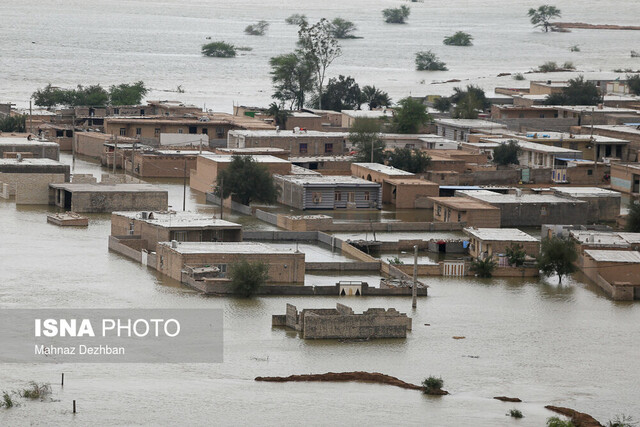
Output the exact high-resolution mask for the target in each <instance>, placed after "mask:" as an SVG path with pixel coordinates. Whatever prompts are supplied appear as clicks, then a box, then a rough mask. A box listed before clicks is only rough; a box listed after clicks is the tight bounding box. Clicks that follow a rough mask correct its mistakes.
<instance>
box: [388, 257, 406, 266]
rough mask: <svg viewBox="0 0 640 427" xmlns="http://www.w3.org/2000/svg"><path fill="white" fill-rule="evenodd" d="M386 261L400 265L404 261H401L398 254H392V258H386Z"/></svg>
mask: <svg viewBox="0 0 640 427" xmlns="http://www.w3.org/2000/svg"><path fill="white" fill-rule="evenodd" d="M387 262H388V263H389V264H391V265H402V264H404V261H402V260H401V259H400V258H399V257H398V256H394V257H393V258H387Z"/></svg>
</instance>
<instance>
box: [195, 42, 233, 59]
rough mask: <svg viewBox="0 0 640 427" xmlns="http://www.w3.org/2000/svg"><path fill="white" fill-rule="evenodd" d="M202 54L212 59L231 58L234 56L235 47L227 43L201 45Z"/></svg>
mask: <svg viewBox="0 0 640 427" xmlns="http://www.w3.org/2000/svg"><path fill="white" fill-rule="evenodd" d="M202 54H203V55H204V56H211V57H214V58H233V57H235V56H236V47H235V46H234V45H232V44H230V43H227V42H222V41H220V42H211V43H207V44H205V45H202Z"/></svg>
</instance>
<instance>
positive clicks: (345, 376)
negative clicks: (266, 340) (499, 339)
mask: <svg viewBox="0 0 640 427" xmlns="http://www.w3.org/2000/svg"><path fill="white" fill-rule="evenodd" d="M256 381H270V382H279V383H282V382H289V381H301V382H304V381H328V382H347V381H358V382H367V383H377V384H388V385H392V386H396V387H400V388H405V389H409V390H420V391H424V387H422V386H419V385H416V384H411V383H407V382H404V381H402V380H400V379H398V378H396V377H392V376H391V375H385V374H381V373H379V372H327V373H326V374H307V375H289V376H288V377H256ZM429 394H436V395H445V394H449V393H448V392H446V391H444V390H435V391H434V392H431V393H429Z"/></svg>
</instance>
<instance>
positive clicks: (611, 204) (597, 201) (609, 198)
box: [551, 187, 622, 222]
mask: <svg viewBox="0 0 640 427" xmlns="http://www.w3.org/2000/svg"><path fill="white" fill-rule="evenodd" d="M551 189H552V190H553V191H554V193H555V194H557V195H559V196H564V197H572V198H574V199H578V200H582V201H584V202H587V208H588V209H589V213H588V216H587V218H588V221H592V222H599V221H615V219H616V218H617V217H618V216H620V204H621V200H622V195H621V194H620V193H618V192H617V191H611V190H607V189H605V188H599V187H551Z"/></svg>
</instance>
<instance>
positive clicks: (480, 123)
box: [435, 119, 506, 129]
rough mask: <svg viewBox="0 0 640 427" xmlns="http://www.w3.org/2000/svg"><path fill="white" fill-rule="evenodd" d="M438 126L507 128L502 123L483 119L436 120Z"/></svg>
mask: <svg viewBox="0 0 640 427" xmlns="http://www.w3.org/2000/svg"><path fill="white" fill-rule="evenodd" d="M435 122H436V124H439V125H444V126H454V127H462V128H469V129H505V128H506V126H505V125H503V124H500V123H494V122H490V121H488V120H481V119H436V120H435Z"/></svg>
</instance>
